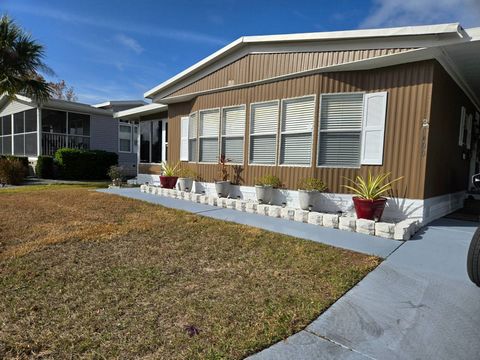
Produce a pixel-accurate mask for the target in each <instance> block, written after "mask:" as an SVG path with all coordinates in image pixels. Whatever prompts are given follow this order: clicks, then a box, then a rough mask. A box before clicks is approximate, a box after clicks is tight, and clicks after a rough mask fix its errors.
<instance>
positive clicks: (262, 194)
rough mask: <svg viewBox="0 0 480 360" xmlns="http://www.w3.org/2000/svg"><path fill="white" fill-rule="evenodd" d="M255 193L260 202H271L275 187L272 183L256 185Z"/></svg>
mask: <svg viewBox="0 0 480 360" xmlns="http://www.w3.org/2000/svg"><path fill="white" fill-rule="evenodd" d="M255 193H256V194H257V201H258V203H259V204H270V203H271V202H272V194H273V187H272V186H271V185H266V186H263V185H255Z"/></svg>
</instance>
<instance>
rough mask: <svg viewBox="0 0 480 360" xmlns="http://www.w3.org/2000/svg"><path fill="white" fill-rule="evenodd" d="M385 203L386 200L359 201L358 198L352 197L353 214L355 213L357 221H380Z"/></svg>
mask: <svg viewBox="0 0 480 360" xmlns="http://www.w3.org/2000/svg"><path fill="white" fill-rule="evenodd" d="M386 203H387V199H386V198H379V199H376V200H367V199H361V198H359V197H358V196H354V197H353V204H354V205H355V212H356V213H357V218H359V219H368V220H375V221H380V220H381V219H382V214H383V210H384V209H385V204H386Z"/></svg>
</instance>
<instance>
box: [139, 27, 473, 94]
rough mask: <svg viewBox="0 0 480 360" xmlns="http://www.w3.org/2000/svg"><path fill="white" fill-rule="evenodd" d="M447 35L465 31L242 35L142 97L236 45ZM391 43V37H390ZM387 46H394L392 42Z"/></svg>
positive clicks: (425, 29) (412, 29)
mask: <svg viewBox="0 0 480 360" xmlns="http://www.w3.org/2000/svg"><path fill="white" fill-rule="evenodd" d="M442 34H451V35H454V36H455V38H457V39H459V38H464V37H465V31H464V30H463V28H462V27H461V26H460V24H459V23H452V24H439V25H424V26H407V27H397V28H386V29H370V30H347V31H333V32H320V33H304V34H286V35H261V36H245V37H241V38H239V39H237V40H235V41H234V42H232V43H230V44H228V45H227V46H225V47H223V48H222V49H220V50H218V51H217V52H215V53H213V54H212V55H210V56H208V57H206V58H204V59H203V60H201V61H199V62H197V63H196V64H194V65H192V66H190V67H189V68H187V69H186V70H184V71H182V72H180V73H179V74H177V75H175V76H174V77H172V78H170V79H168V80H166V81H164V82H163V83H161V84H160V85H158V86H156V87H154V88H153V89H151V90H149V91H147V92H145V94H144V96H145V97H146V98H152V97H153V96H154V95H156V93H158V92H159V91H161V90H163V89H165V88H166V87H168V86H170V85H172V84H174V83H176V82H178V81H180V80H182V79H184V78H186V77H188V76H189V75H190V74H191V73H193V72H197V71H200V70H201V69H203V68H205V67H206V66H208V65H210V64H211V63H213V62H215V61H218V60H219V59H220V58H222V57H224V56H226V55H228V54H230V53H231V52H233V51H234V50H236V49H237V48H238V47H243V46H245V45H248V44H265V43H268V44H271V43H282V42H301V41H303V42H305V41H332V40H352V39H371V38H388V37H404V36H431V35H442ZM392 42H393V39H392ZM391 46H395V43H393V44H392V45H391Z"/></svg>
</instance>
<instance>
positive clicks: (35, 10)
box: [7, 4, 226, 45]
mask: <svg viewBox="0 0 480 360" xmlns="http://www.w3.org/2000/svg"><path fill="white" fill-rule="evenodd" d="M8 8H9V9H7V10H14V11H18V12H21V13H25V14H30V15H34V16H39V17H43V18H49V19H54V20H57V21H63V22H67V23H70V24H84V25H89V26H96V27H101V28H105V29H107V30H110V31H115V32H128V33H131V34H138V35H144V36H153V37H157V38H164V39H170V40H176V41H186V42H198V43H206V44H213V45H225V43H226V41H225V40H224V39H221V38H219V37H216V36H211V35H207V34H202V33H199V32H193V31H188V30H178V29H172V28H161V27H157V26H151V25H144V24H141V23H138V24H137V23H127V22H124V21H115V20H112V19H109V18H101V17H93V16H86V15H85V14H73V13H68V12H64V11H59V10H56V9H55V8H52V7H47V6H46V5H44V4H42V5H41V6H36V7H32V6H24V5H19V4H10V5H9V6H8Z"/></svg>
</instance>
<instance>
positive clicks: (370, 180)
mask: <svg viewBox="0 0 480 360" xmlns="http://www.w3.org/2000/svg"><path fill="white" fill-rule="evenodd" d="M389 177H390V173H389V172H388V173H380V174H378V175H375V176H372V173H371V172H370V171H369V172H368V176H367V177H366V178H363V177H362V176H357V177H356V178H355V180H352V179H349V178H345V179H346V180H347V181H348V182H349V183H350V184H351V185H342V186H343V187H344V188H346V189H349V190H351V191H353V192H354V193H355V194H356V195H358V196H359V197H360V198H361V199H365V200H376V199H379V198H380V197H382V195H384V194H385V193H387V192H388V191H389V190H391V189H392V184H393V183H394V182H396V181H399V180H400V179H402V178H403V176H401V177H399V178H396V179H394V180H391V181H389Z"/></svg>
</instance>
